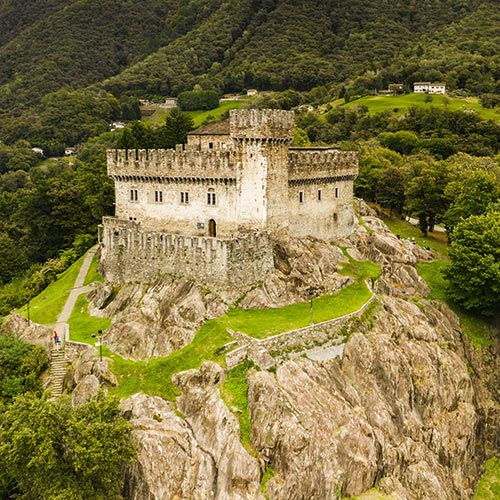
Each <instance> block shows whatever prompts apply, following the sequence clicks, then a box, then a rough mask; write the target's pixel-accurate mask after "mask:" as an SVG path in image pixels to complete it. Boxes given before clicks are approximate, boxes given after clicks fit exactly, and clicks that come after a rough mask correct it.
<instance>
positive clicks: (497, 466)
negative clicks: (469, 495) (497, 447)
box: [473, 457, 500, 500]
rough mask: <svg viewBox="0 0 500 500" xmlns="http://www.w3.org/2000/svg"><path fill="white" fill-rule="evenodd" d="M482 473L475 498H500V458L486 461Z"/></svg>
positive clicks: (481, 499)
mask: <svg viewBox="0 0 500 500" xmlns="http://www.w3.org/2000/svg"><path fill="white" fill-rule="evenodd" d="M484 468H485V471H484V474H483V475H482V477H481V479H480V481H479V484H478V485H477V488H476V492H475V494H474V497H473V500H498V499H499V498H500V458H498V457H497V458H490V459H489V460H487V461H486V462H485V463H484Z"/></svg>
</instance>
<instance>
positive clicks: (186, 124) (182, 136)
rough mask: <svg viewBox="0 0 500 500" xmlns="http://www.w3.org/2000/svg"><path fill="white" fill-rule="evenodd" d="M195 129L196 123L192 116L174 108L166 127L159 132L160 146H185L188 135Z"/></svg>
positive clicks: (168, 117)
mask: <svg viewBox="0 0 500 500" xmlns="http://www.w3.org/2000/svg"><path fill="white" fill-rule="evenodd" d="M193 128H194V122H193V118H192V117H191V115H189V114H188V113H183V112H182V111H180V110H179V109H177V108H174V109H173V110H172V111H170V113H169V115H168V116H167V119H166V121H165V125H164V126H163V127H162V129H161V130H160V132H159V136H160V146H161V147H163V148H174V147H175V145H176V144H184V143H185V142H186V137H187V133H188V132H190V131H191V130H193Z"/></svg>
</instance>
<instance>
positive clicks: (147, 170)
mask: <svg viewBox="0 0 500 500" xmlns="http://www.w3.org/2000/svg"><path fill="white" fill-rule="evenodd" d="M107 164H108V175H110V176H111V177H112V178H114V179H120V180H121V179H123V178H128V177H131V178H132V179H133V178H134V177H135V178H137V177H145V178H159V179H162V178H175V177H181V178H193V179H197V178H204V179H211V178H213V179H226V178H230V179H234V178H235V177H236V173H235V166H234V164H233V163H232V162H231V156H230V152H229V151H197V150H196V149H195V148H185V147H183V146H182V145H178V146H177V147H176V149H130V150H127V149H109V150H108V151H107Z"/></svg>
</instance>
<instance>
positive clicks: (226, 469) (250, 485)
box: [173, 362, 264, 500]
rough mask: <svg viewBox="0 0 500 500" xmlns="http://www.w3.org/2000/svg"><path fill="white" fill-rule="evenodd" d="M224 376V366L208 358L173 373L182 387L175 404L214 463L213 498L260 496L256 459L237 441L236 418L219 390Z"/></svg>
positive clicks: (256, 499) (255, 498) (257, 499)
mask: <svg viewBox="0 0 500 500" xmlns="http://www.w3.org/2000/svg"><path fill="white" fill-rule="evenodd" d="M224 377H225V375H224V370H223V369H222V368H221V367H220V366H219V365H218V364H216V363H212V362H205V363H203V364H202V366H201V368H200V369H199V370H189V371H187V372H183V373H179V374H177V375H174V378H173V380H174V383H175V384H177V385H178V386H179V388H180V389H181V390H182V396H180V397H179V398H177V406H178V408H179V409H180V411H181V412H182V413H184V415H185V416H186V421H187V422H188V423H189V425H190V427H191V429H192V430H193V434H194V435H195V437H196V440H197V442H198V443H199V444H200V446H201V447H202V448H203V449H205V450H208V451H209V452H210V454H211V456H212V457H213V459H214V461H215V463H216V466H217V471H218V473H217V477H216V481H215V484H214V486H215V492H216V494H215V496H214V498H216V499H220V500H224V499H229V498H231V499H235V500H237V499H238V500H240V499H241V500H243V499H248V500H250V499H251V500H264V497H263V495H262V494H261V492H260V478H261V471H260V467H259V462H258V460H257V459H255V458H253V457H251V456H250V455H249V454H248V452H247V451H246V450H245V449H244V448H243V446H242V445H241V442H240V428H239V423H238V420H237V418H236V417H235V416H234V415H233V413H231V412H230V411H229V409H228V408H227V406H226V405H225V404H224V402H223V401H222V399H221V397H220V394H219V390H218V386H219V384H221V383H222V382H223V380H224Z"/></svg>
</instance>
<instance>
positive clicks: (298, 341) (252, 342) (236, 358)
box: [226, 295, 376, 370]
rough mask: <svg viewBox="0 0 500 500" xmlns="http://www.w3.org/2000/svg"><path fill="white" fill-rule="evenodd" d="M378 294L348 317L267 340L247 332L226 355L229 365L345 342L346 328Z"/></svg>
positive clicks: (230, 366) (284, 333) (233, 365)
mask: <svg viewBox="0 0 500 500" xmlns="http://www.w3.org/2000/svg"><path fill="white" fill-rule="evenodd" d="M375 297H376V296H375V295H372V297H371V298H370V299H369V300H368V301H367V302H366V303H365V304H363V306H361V307H360V308H359V309H358V310H357V311H354V312H352V313H350V314H346V315H345V316H341V317H339V318H334V319H331V320H328V321H323V322H321V323H316V324H314V325H311V326H306V327H304V328H299V329H297V330H290V331H288V332H283V333H280V334H278V335H274V336H272V337H268V338H267V339H254V338H252V337H249V336H247V335H244V337H245V339H244V341H241V336H242V335H243V334H239V337H240V339H239V340H238V344H243V345H241V346H240V347H238V348H237V349H235V350H234V351H231V352H229V353H228V354H227V355H226V366H227V368H228V369H229V370H230V369H231V368H234V367H235V366H238V365H240V364H242V363H243V362H244V361H245V360H247V359H251V360H252V361H254V362H256V364H259V363H258V360H259V358H260V359H262V358H263V353H268V354H279V353H287V352H296V351H302V350H307V349H311V348H313V347H315V346H321V345H323V344H325V343H326V342H328V341H331V340H332V339H337V341H338V342H337V343H344V342H346V331H344V329H345V327H346V326H347V325H348V324H349V323H350V321H351V320H353V319H354V318H359V317H360V316H361V315H362V314H363V313H364V311H365V310H366V309H367V307H368V306H369V305H370V304H371V303H372V302H373V301H374V300H375Z"/></svg>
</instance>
